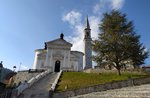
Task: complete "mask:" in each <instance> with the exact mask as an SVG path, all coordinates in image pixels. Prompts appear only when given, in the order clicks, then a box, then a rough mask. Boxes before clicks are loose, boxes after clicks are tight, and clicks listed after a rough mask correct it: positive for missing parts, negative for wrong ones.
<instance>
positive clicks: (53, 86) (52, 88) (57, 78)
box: [50, 70, 62, 91]
mask: <svg viewBox="0 0 150 98" xmlns="http://www.w3.org/2000/svg"><path fill="white" fill-rule="evenodd" d="M61 74H62V70H61V71H60V72H59V73H58V75H57V77H56V79H55V81H54V83H53V84H52V86H51V89H50V90H51V91H54V90H55V88H56V85H57V83H58V80H59V78H60V76H61Z"/></svg>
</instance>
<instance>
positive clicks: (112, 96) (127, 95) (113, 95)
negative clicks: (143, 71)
mask: <svg viewBox="0 0 150 98" xmlns="http://www.w3.org/2000/svg"><path fill="white" fill-rule="evenodd" d="M71 98H150V84H146V85H140V86H133V87H125V88H121V89H114V90H108V91H103V92H93V93H89V94H85V95H79V96H75V97H71Z"/></svg>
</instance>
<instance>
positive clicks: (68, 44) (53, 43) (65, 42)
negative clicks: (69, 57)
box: [46, 38, 72, 47]
mask: <svg viewBox="0 0 150 98" xmlns="http://www.w3.org/2000/svg"><path fill="white" fill-rule="evenodd" d="M46 44H47V45H50V44H51V45H67V46H70V47H72V44H71V43H69V42H67V41H66V40H64V39H61V38H58V39H55V40H52V41H48V42H46Z"/></svg>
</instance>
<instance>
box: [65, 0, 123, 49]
mask: <svg viewBox="0 0 150 98" xmlns="http://www.w3.org/2000/svg"><path fill="white" fill-rule="evenodd" d="M123 4H124V0H100V2H98V3H97V4H95V6H93V9H91V10H93V15H89V23H90V27H91V36H92V39H96V38H97V37H98V33H99V32H100V31H99V24H100V22H101V21H100V19H101V18H102V17H101V15H102V14H103V13H104V12H105V11H106V9H109V10H112V9H116V10H117V9H121V8H122V6H123ZM85 18H86V17H82V13H80V12H79V11H77V10H76V11H75V10H71V11H70V12H68V13H66V14H64V15H63V16H62V20H63V21H64V22H68V23H69V25H70V27H73V28H71V29H72V31H73V34H72V35H70V36H67V37H66V40H67V41H69V42H71V43H72V44H73V47H72V50H77V51H82V52H83V51H84V43H83V38H84V24H85V22H86V21H84V23H82V21H81V20H83V19H84V20H85Z"/></svg>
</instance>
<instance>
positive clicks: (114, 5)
mask: <svg viewBox="0 0 150 98" xmlns="http://www.w3.org/2000/svg"><path fill="white" fill-rule="evenodd" d="M123 5H124V0H100V1H99V3H97V4H95V6H94V7H93V13H95V14H99V15H100V14H102V13H103V12H104V11H105V10H107V9H111V10H119V9H121V8H122V7H123Z"/></svg>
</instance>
